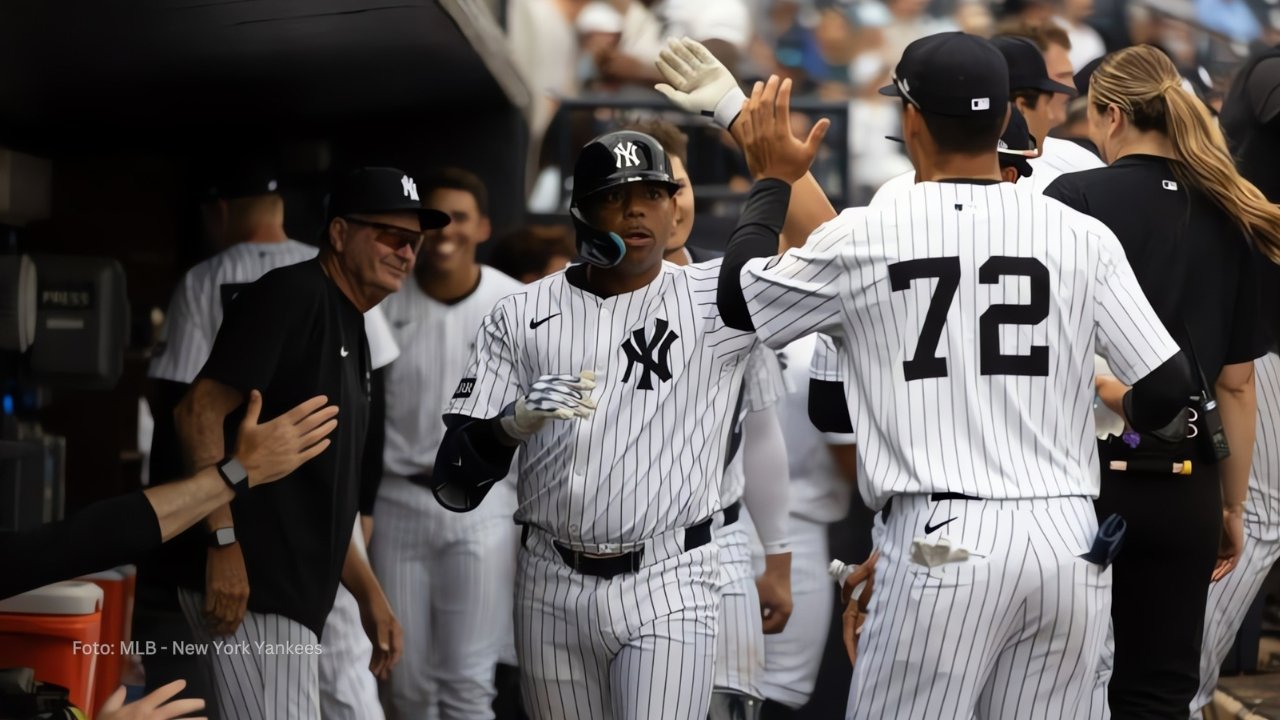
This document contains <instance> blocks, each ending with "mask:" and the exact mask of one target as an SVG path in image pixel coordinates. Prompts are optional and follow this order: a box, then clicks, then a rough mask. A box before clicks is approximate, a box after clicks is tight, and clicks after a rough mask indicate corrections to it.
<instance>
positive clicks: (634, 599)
mask: <svg viewBox="0 0 1280 720" xmlns="http://www.w3.org/2000/svg"><path fill="white" fill-rule="evenodd" d="M645 562H648V563H651V564H648V565H646V566H644V567H641V568H640V569H639V570H638V571H637V572H634V573H627V574H624V575H619V576H616V577H612V578H601V577H595V576H592V575H585V574H583V573H580V572H577V571H575V570H572V569H570V568H569V566H567V565H565V563H564V560H563V559H562V558H561V557H560V555H559V553H558V552H557V551H556V549H555V547H554V546H553V545H552V540H551V538H550V537H549V536H547V535H546V534H545V533H543V532H542V531H540V530H530V532H529V535H528V540H527V541H526V543H525V545H524V550H523V551H522V552H521V553H520V558H519V564H518V570H517V575H516V653H517V655H518V657H519V661H520V677H521V681H520V689H521V695H522V697H523V698H524V707H525V711H526V712H527V713H528V714H529V716H530V717H532V718H534V720H704V719H705V718H706V716H707V709H708V706H709V704H710V700H711V683H712V675H713V665H714V659H715V657H714V656H715V647H716V626H717V623H718V618H717V615H718V611H719V595H720V593H719V589H720V563H719V549H718V548H717V547H716V544H715V542H714V541H712V542H709V543H707V544H706V545H703V546H702V547H698V548H694V549H693V550H690V551H687V552H686V551H684V548H683V531H676V532H673V533H666V534H664V535H662V536H659V537H658V538H654V539H651V540H649V541H646V543H645Z"/></svg>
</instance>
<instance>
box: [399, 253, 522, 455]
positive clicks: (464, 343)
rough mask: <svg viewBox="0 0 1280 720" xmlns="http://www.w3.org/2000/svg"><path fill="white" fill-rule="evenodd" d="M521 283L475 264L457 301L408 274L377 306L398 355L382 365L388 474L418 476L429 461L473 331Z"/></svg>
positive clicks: (464, 365)
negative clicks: (474, 276)
mask: <svg viewBox="0 0 1280 720" xmlns="http://www.w3.org/2000/svg"><path fill="white" fill-rule="evenodd" d="M523 288H524V285H523V284H522V283H520V282H519V281H518V280H515V279H513V278H511V277H508V276H507V275H504V274H503V273H501V272H499V271H497V270H494V269H493V268H490V267H484V266H481V268H480V283H479V285H477V286H476V289H475V290H474V291H472V293H471V294H470V295H467V296H466V297H465V298H462V299H461V300H458V301H457V302H453V303H442V302H440V301H438V300H435V299H432V298H431V297H430V296H428V295H427V294H426V293H425V292H423V291H422V288H421V287H419V286H418V283H417V282H416V281H415V280H413V279H409V280H406V281H405V282H404V284H403V285H401V286H400V291H399V292H396V293H394V294H392V295H389V296H388V297H387V299H386V300H383V301H382V304H381V305H379V307H381V308H382V312H383V314H384V315H385V316H386V318H387V321H388V322H389V323H390V324H391V334H392V336H393V337H394V338H395V341H396V344H397V345H398V346H399V347H400V351H401V353H402V354H403V356H404V359H403V360H402V361H401V362H397V363H393V364H392V365H391V367H390V368H388V370H387V387H388V388H389V389H390V390H391V391H390V392H388V393H387V439H386V449H385V450H384V451H383V458H384V465H385V467H386V470H387V472H389V473H392V474H394V475H400V476H409V475H416V474H418V473H422V472H428V471H430V470H431V468H432V466H433V465H435V461H436V451H438V450H439V449H440V440H441V438H443V437H444V431H445V426H444V423H442V422H440V415H441V414H442V413H443V412H444V409H445V406H446V405H447V404H448V403H449V396H450V395H451V394H453V390H454V387H455V384H454V383H455V381H456V380H457V379H458V378H460V377H462V375H463V373H464V372H465V371H466V369H467V361H468V360H469V359H470V356H471V350H472V349H473V347H471V340H472V339H474V338H475V332H476V329H477V328H479V327H480V324H481V322H483V321H484V318H485V316H486V315H488V314H489V312H490V311H492V310H493V307H494V305H496V304H497V303H498V301H499V300H501V299H502V298H504V297H506V296H508V295H510V294H512V293H514V292H519V291H520V290H522V289H523Z"/></svg>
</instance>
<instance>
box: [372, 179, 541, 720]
mask: <svg viewBox="0 0 1280 720" xmlns="http://www.w3.org/2000/svg"><path fill="white" fill-rule="evenodd" d="M419 194H420V195H421V197H422V200H423V204H424V206H425V207H429V208H434V209H436V210H439V211H441V212H444V213H446V214H447V215H449V216H450V218H451V220H452V221H451V222H450V223H449V224H448V225H447V226H445V228H443V229H442V230H440V231H439V232H436V233H430V234H429V235H428V237H427V242H426V243H425V244H424V245H423V247H422V252H421V253H419V255H418V257H417V260H416V263H415V265H414V275H413V277H412V278H411V279H409V281H407V282H405V283H404V284H403V286H402V287H401V288H400V291H399V292H397V293H394V294H392V295H391V296H389V297H388V298H387V299H386V300H384V301H383V302H382V305H381V307H382V308H383V311H384V312H385V313H386V316H387V319H388V320H389V321H390V322H391V327H392V333H393V334H394V335H395V339H396V343H397V344H398V345H399V346H400V348H402V350H403V352H402V354H401V356H400V359H399V360H397V361H396V362H394V363H392V364H391V367H390V368H389V369H388V374H387V381H388V382H387V387H388V388H392V391H391V392H388V393H387V432H386V451H385V466H386V476H385V478H384V479H383V482H382V486H381V488H380V489H379V491H378V504H377V513H376V517H377V518H378V531H377V535H376V538H377V539H376V540H375V541H374V542H373V543H372V548H371V555H372V558H373V567H374V570H375V571H377V574H378V579H379V580H380V581H381V582H382V585H383V587H384V588H385V589H386V592H387V597H388V598H390V600H391V604H392V607H394V608H396V611H397V613H398V617H399V618H400V622H401V623H402V624H403V626H404V633H405V654H404V657H403V659H402V661H401V663H400V665H399V667H397V668H396V672H395V673H393V674H392V676H391V680H390V682H389V684H388V685H389V686H388V712H389V714H392V715H394V716H396V717H401V718H415V719H416V718H423V717H426V718H434V717H441V718H451V719H454V718H492V717H493V707H492V706H493V699H494V696H495V694H496V690H495V688H494V670H495V667H496V665H497V663H498V661H499V659H500V657H502V656H505V655H514V648H513V647H509V646H510V645H511V643H512V638H513V629H512V591H511V584H512V581H513V580H514V579H515V558H516V547H517V538H516V526H515V524H514V523H513V522H512V520H511V516H512V514H513V513H514V512H515V507H516V501H515V489H514V488H512V487H511V486H510V485H509V484H507V483H500V484H499V485H498V487H497V488H496V489H495V490H494V492H493V496H492V497H490V498H489V499H488V502H486V503H485V504H484V505H483V506H482V507H481V508H479V509H477V510H476V511H475V512H471V513H466V514H458V513H452V512H448V511H447V510H445V509H444V508H443V507H441V506H440V503H437V502H436V501H435V498H433V497H432V495H431V492H430V487H431V476H432V470H433V466H434V464H435V459H436V451H437V450H438V449H439V447H440V438H441V437H442V436H443V435H444V430H445V428H444V426H443V425H442V424H441V422H440V414H441V412H442V411H443V410H444V408H445V406H446V405H447V404H448V402H449V395H451V394H452V393H453V391H454V388H455V382H456V380H457V378H460V377H462V376H463V374H464V372H465V371H466V369H467V361H468V360H469V359H470V355H471V352H472V350H473V348H472V345H471V343H470V341H469V340H462V338H468V339H469V338H474V337H475V334H476V331H477V330H478V329H479V328H480V323H481V321H483V320H484V317H485V316H486V315H488V314H489V312H490V311H492V310H493V307H494V305H495V304H497V302H498V300H500V299H502V298H503V297H506V296H507V295H510V294H512V293H514V292H517V291H519V290H520V289H521V288H522V287H523V285H522V284H521V283H519V282H518V281H516V280H514V279H512V278H510V277H508V276H506V275H504V274H502V273H501V272H498V271H497V270H494V269H493V268H489V267H484V266H482V265H480V264H479V263H477V262H476V257H475V253H476V247H477V246H478V245H479V244H480V243H482V242H485V241H486V240H488V239H489V218H488V194H487V193H486V191H485V187H484V185H483V183H481V181H480V179H479V178H477V177H476V176H475V175H472V174H471V173H469V172H466V171H464V170H458V169H444V170H441V171H440V172H438V173H437V174H436V175H435V176H433V177H432V178H430V179H428V180H427V181H425V182H423V183H422V184H420V185H419ZM446 378H447V379H446ZM446 383H448V385H447V386H446ZM506 662H508V663H511V662H514V658H510V659H506Z"/></svg>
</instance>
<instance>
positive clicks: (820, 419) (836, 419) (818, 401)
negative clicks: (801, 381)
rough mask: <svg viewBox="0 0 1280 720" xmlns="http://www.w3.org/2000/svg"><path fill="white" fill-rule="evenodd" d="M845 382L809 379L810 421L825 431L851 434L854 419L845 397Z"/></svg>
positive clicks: (821, 430)
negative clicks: (851, 416) (850, 416)
mask: <svg viewBox="0 0 1280 720" xmlns="http://www.w3.org/2000/svg"><path fill="white" fill-rule="evenodd" d="M845 398H846V396H845V394H844V383H842V382H835V381H832V380H814V379H812V378H811V379H810V380H809V422H811V423H813V426H814V427H815V428H817V429H818V431H819V432H824V433H841V434H846V435H847V434H849V433H851V432H853V421H852V420H851V419H850V418H849V404H848V401H847V400H846V399H845Z"/></svg>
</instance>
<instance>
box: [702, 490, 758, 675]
mask: <svg viewBox="0 0 1280 720" xmlns="http://www.w3.org/2000/svg"><path fill="white" fill-rule="evenodd" d="M715 537H716V544H717V545H719V546H720V582H721V590H720V632H719V633H718V634H717V635H716V666H715V679H714V682H713V685H714V687H715V689H716V690H732V691H735V692H739V693H743V694H745V695H750V696H751V697H755V698H761V699H763V698H764V694H763V693H762V691H761V689H760V683H761V681H762V679H763V676H764V629H763V627H762V625H761V619H760V595H759V593H758V592H757V591H756V579H755V572H754V570H753V568H752V563H751V540H750V534H749V533H748V531H747V528H746V512H745V511H744V512H743V513H742V517H741V519H739V521H738V522H735V523H733V524H732V525H729V526H728V527H722V528H719V529H717V530H716V531H715Z"/></svg>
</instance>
